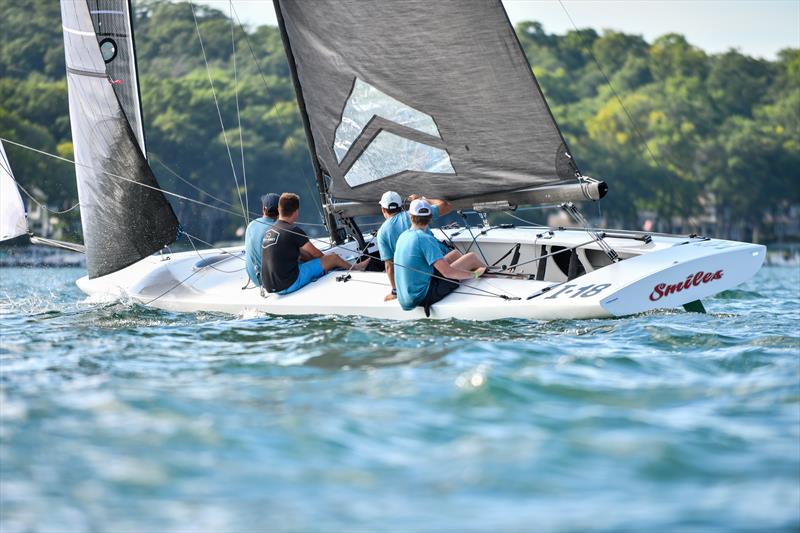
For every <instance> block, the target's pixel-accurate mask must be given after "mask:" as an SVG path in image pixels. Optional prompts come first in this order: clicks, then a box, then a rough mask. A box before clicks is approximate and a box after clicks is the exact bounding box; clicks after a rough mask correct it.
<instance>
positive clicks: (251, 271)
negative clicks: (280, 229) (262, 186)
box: [244, 192, 280, 286]
mask: <svg viewBox="0 0 800 533" xmlns="http://www.w3.org/2000/svg"><path fill="white" fill-rule="evenodd" d="M279 198H280V196H279V195H277V194H275V193H274V192H271V193H269V194H265V195H264V196H262V197H261V214H262V215H263V216H262V217H261V218H256V219H254V220H252V221H251V222H250V224H248V225H247V230H246V231H245V233H244V250H245V259H246V260H247V275H248V276H249V277H250V281H252V282H253V283H255V284H256V286H259V285H261V281H260V280H259V277H260V276H261V241H263V240H264V235H265V234H266V233H267V230H268V229H269V228H270V226H272V224H274V223H275V221H276V220H277V219H278V199H279Z"/></svg>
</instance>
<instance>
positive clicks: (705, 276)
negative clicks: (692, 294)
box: [650, 270, 723, 302]
mask: <svg viewBox="0 0 800 533" xmlns="http://www.w3.org/2000/svg"><path fill="white" fill-rule="evenodd" d="M722 273H723V271H722V270H717V271H716V272H704V271H702V270H701V271H699V272H697V273H695V274H689V275H688V276H686V279H685V280H683V281H679V282H678V283H673V284H672V285H667V284H666V283H659V284H658V285H656V286H655V287H653V292H651V293H650V300H651V301H653V302H657V301H658V300H660V299H661V298H664V297H665V296H669V295H670V294H675V293H679V292H681V291H683V290H686V289H690V288H692V287H699V286H700V285H703V284H705V283H711V282H712V281H714V280H718V279H722Z"/></svg>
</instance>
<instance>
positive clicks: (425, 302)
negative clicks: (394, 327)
mask: <svg viewBox="0 0 800 533" xmlns="http://www.w3.org/2000/svg"><path fill="white" fill-rule="evenodd" d="M408 212H409V214H410V215H411V228H410V229H408V230H406V231H404V232H403V233H402V235H400V238H399V239H397V246H396V247H395V251H394V263H395V267H396V268H395V269H394V270H395V276H394V279H395V283H396V284H397V299H398V300H399V302H400V306H401V307H402V308H403V309H405V310H406V311H411V310H412V309H414V308H415V307H417V306H422V307H424V308H425V314H426V315H428V316H430V308H431V306H432V305H433V304H435V303H436V302H438V301H439V300H441V299H442V298H444V297H445V296H447V295H448V294H450V293H451V292H453V291H454V290H455V289H457V288H458V286H459V283H458V281H461V280H468V279H473V278H474V279H477V278H479V277H480V276H482V275H483V273H484V272H486V266H485V265H484V264H483V263H481V260H480V259H478V256H476V255H475V253H474V252H469V253H467V254H464V255H463V256H461V257H460V258H458V259H456V260H455V261H453V263H452V264H450V263H449V262H447V261H446V260H445V257H444V255H443V254H442V250H441V248H440V247H439V244H440V243H439V241H437V240H436V237H434V236H433V235H432V234H430V233H429V232H428V231H427V229H428V224H430V222H431V219H432V218H433V212H434V208H433V206H432V205H431V204H430V203H429V202H428V201H427V200H425V199H424V198H420V199H417V200H414V201H413V202H411V206H410V207H409V209H408ZM444 278H447V279H444ZM449 280H455V281H449Z"/></svg>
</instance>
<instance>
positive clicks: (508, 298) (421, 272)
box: [394, 263, 520, 300]
mask: <svg viewBox="0 0 800 533" xmlns="http://www.w3.org/2000/svg"><path fill="white" fill-rule="evenodd" d="M394 266H396V267H398V266H399V267H400V268H406V269H408V270H410V271H412V272H416V273H418V274H423V275H425V276H428V277H429V278H436V279H440V280H442V281H449V282H451V283H456V284H458V285H459V286H461V287H466V288H468V289H472V290H474V291H480V292H484V293H486V294H490V295H492V296H494V297H496V298H502V299H504V300H513V299H517V300H519V299H520V298H519V297H518V296H513V297H511V296H507V295H505V294H495V293H493V292H492V291H487V290H485V289H481V288H480V287H473V286H472V285H466V282H467V281H472V279H474V278H470V279H462V280H458V279H450V278H446V277H444V276H437V275H436V274H434V273H432V272H425V271H424V270H419V269H417V268H414V267H410V266H407V265H401V264H400V263H394ZM456 270H460V269H456ZM461 272H469V271H468V270H462V271H461ZM490 286H491V285H490Z"/></svg>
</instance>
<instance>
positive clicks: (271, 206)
mask: <svg viewBox="0 0 800 533" xmlns="http://www.w3.org/2000/svg"><path fill="white" fill-rule="evenodd" d="M280 198H281V197H280V196H279V195H277V194H275V193H274V192H271V193H269V194H265V195H264V196H262V197H261V207H263V208H264V209H266V210H267V211H277V210H278V200H280Z"/></svg>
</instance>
